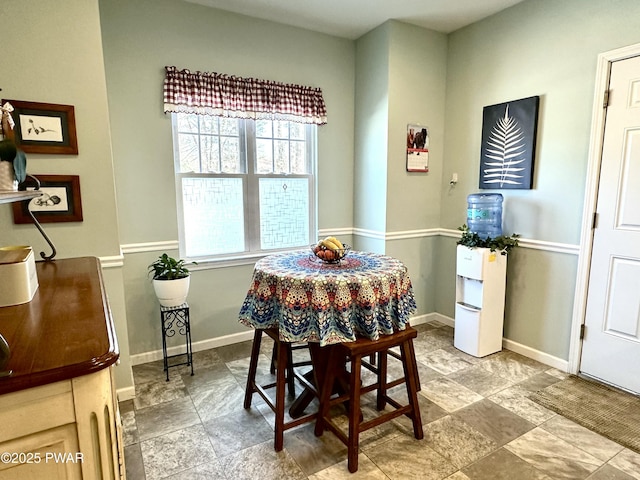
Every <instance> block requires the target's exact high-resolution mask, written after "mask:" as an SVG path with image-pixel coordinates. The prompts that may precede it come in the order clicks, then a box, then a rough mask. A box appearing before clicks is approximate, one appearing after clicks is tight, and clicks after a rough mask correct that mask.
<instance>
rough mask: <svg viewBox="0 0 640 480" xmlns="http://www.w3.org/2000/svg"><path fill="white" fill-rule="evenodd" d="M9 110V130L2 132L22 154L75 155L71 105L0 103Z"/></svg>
mask: <svg viewBox="0 0 640 480" xmlns="http://www.w3.org/2000/svg"><path fill="white" fill-rule="evenodd" d="M7 102H8V103H9V104H10V105H11V106H12V107H13V112H12V113H11V116H12V117H13V121H14V123H15V125H14V127H13V130H11V131H10V132H5V134H6V136H7V137H9V138H11V137H12V136H13V141H14V142H15V144H16V146H17V147H18V148H20V149H21V150H22V151H24V152H26V153H44V154H59V155H77V154H78V139H77V136H76V119H75V111H74V108H73V105H56V104H53V103H37V102H24V101H20V100H2V105H4V104H5V103H7Z"/></svg>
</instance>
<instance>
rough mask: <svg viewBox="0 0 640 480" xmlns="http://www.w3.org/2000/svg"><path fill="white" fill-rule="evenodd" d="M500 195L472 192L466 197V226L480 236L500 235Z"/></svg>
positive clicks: (493, 236)
mask: <svg viewBox="0 0 640 480" xmlns="http://www.w3.org/2000/svg"><path fill="white" fill-rule="evenodd" d="M502 200H503V198H502V195H501V194H499V193H472V194H471V195H469V196H468V197H467V204H468V206H467V226H468V227H469V230H470V231H471V232H474V233H477V234H478V236H480V238H483V239H484V238H487V237H492V238H495V237H499V236H500V235H502Z"/></svg>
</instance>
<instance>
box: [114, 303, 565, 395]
mask: <svg viewBox="0 0 640 480" xmlns="http://www.w3.org/2000/svg"><path fill="white" fill-rule="evenodd" d="M432 321H437V322H440V323H442V324H443V325H448V326H450V327H455V320H454V319H453V318H451V317H448V316H446V315H442V314H441V313H435V312H434V313H426V314H423V315H417V316H414V317H411V325H413V326H415V325H422V324H424V323H428V322H432ZM251 339H253V330H248V331H246V332H241V333H233V334H231V335H225V336H222V337H216V338H210V339H207V340H201V341H199V342H195V343H194V344H193V351H194V352H200V351H203V350H209V349H211V348H217V347H223V346H225V345H233V344H234V343H240V342H245V341H247V340H251ZM502 346H503V347H504V348H506V349H508V350H511V351H512V352H515V353H518V354H520V355H523V356H525V357H528V358H531V359H532V360H536V361H538V362H540V363H544V364H545V365H549V366H550V367H554V368H557V369H558V370H561V371H563V372H568V371H569V370H568V369H569V362H568V361H567V360H563V359H561V358H558V357H554V356H553V355H549V354H548V353H545V352H541V351H539V350H536V349H534V348H531V347H528V346H526V345H523V344H521V343H518V342H514V341H513V340H509V339H508V338H503V339H502ZM183 352H184V346H177V347H169V348H168V349H167V354H168V355H176V354H179V353H183ZM156 360H162V350H154V351H151V352H145V353H139V354H136V355H131V365H141V364H143V363H149V362H154V361H156ZM128 390H134V389H133V387H129V388H123V389H121V390H118V395H119V398H120V399H125V398H124V397H125V396H128V395H131V396H130V398H133V395H134V394H135V390H134V392H133V394H132V393H130V392H128ZM121 392H122V393H121ZM127 399H128V398H127Z"/></svg>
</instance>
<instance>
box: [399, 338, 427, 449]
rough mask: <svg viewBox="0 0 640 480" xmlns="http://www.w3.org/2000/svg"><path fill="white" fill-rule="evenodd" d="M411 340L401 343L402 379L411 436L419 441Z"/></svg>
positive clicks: (414, 364)
mask: <svg viewBox="0 0 640 480" xmlns="http://www.w3.org/2000/svg"><path fill="white" fill-rule="evenodd" d="M411 344H412V340H411V339H409V340H407V341H406V342H402V345H401V347H400V348H401V350H402V355H403V356H404V362H403V366H404V377H405V382H406V385H407V398H408V399H409V404H410V405H411V407H412V408H411V420H412V422H413V434H414V436H415V437H416V438H417V439H418V440H421V439H422V438H423V437H424V433H423V431H422V418H420V409H419V408H418V389H417V386H416V377H417V371H418V368H417V365H416V357H415V356H414V355H412V353H413V349H412V345H411Z"/></svg>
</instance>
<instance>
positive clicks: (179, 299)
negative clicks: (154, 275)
mask: <svg viewBox="0 0 640 480" xmlns="http://www.w3.org/2000/svg"><path fill="white" fill-rule="evenodd" d="M190 279H191V277H184V278H178V279H175V280H154V281H153V289H154V290H155V292H156V297H158V301H159V302H160V305H162V306H163V307H177V306H178V305H182V304H183V303H184V302H185V301H186V300H187V294H188V293H189V283H190Z"/></svg>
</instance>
